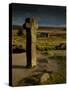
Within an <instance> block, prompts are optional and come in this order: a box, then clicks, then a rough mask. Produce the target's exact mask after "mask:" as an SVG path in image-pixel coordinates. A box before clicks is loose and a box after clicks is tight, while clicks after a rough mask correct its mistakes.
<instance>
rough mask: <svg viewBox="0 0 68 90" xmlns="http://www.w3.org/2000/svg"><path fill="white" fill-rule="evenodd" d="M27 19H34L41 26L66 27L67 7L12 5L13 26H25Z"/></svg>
mask: <svg viewBox="0 0 68 90" xmlns="http://www.w3.org/2000/svg"><path fill="white" fill-rule="evenodd" d="M27 17H34V18H35V19H36V20H37V22H38V25H39V26H65V25H66V7H64V6H61V7H60V6H47V5H26V4H13V5H12V25H23V23H24V22H25V19H26V18H27Z"/></svg>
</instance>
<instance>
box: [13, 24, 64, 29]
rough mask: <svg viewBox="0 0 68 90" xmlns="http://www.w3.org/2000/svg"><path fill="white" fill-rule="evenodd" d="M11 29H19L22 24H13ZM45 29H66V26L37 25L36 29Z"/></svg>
mask: <svg viewBox="0 0 68 90" xmlns="http://www.w3.org/2000/svg"><path fill="white" fill-rule="evenodd" d="M12 29H13V30H16V29H19V30H20V29H23V26H20V25H13V26H12ZM45 29H48V30H51V29H54V30H55V29H63V30H66V27H61V26H58V27H57V26H54V27H53V26H39V27H38V30H45Z"/></svg>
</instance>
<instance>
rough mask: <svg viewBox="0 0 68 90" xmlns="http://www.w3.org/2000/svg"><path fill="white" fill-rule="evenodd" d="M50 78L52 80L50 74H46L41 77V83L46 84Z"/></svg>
mask: <svg viewBox="0 0 68 90" xmlns="http://www.w3.org/2000/svg"><path fill="white" fill-rule="evenodd" d="M49 78H50V75H49V73H44V74H43V75H42V76H41V79H40V83H41V84H45V82H46V81H47V80H48V79H49Z"/></svg>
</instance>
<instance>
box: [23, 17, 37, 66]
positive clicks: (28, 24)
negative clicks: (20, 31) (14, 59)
mask: <svg viewBox="0 0 68 90" xmlns="http://www.w3.org/2000/svg"><path fill="white" fill-rule="evenodd" d="M23 28H24V29H26V56H27V67H33V66H36V30H37V29H38V25H37V23H36V21H35V19H34V18H26V20H25V23H24V24H23Z"/></svg>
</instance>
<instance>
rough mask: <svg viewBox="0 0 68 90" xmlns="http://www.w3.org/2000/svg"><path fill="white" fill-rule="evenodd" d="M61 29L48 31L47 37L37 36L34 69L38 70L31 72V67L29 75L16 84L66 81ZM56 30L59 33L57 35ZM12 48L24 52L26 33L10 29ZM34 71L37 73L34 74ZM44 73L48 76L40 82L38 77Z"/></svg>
mask: <svg viewBox="0 0 68 90" xmlns="http://www.w3.org/2000/svg"><path fill="white" fill-rule="evenodd" d="M41 31H42V30H41ZM61 31H62V30H60V31H56V32H54V31H53V30H52V32H51V31H50V33H51V35H49V36H48V37H46V36H45V37H40V36H39V37H37V40H36V46H37V47H36V48H37V64H38V66H37V69H36V70H38V71H37V72H36V70H35V71H33V72H32V70H33V69H32V70H31V73H30V75H29V76H28V77H27V78H24V79H21V80H19V81H18V84H17V85H40V84H59V83H65V82H66V35H65V31H62V33H63V34H61ZM48 32H49V31H48ZM53 32H54V33H53ZM57 32H58V34H59V35H57ZM52 33H53V35H52ZM12 49H13V50H14V49H17V51H19V49H22V50H23V51H22V53H23V52H26V34H24V33H22V32H21V33H19V30H14V31H13V30H12ZM16 53H19V52H16ZM16 53H15V55H16ZM40 67H41V68H43V70H41V68H40ZM40 70H41V72H40ZM36 73H37V75H35V74H36ZM44 73H48V74H49V75H50V78H49V79H48V80H47V81H45V82H41V81H40V78H41V76H42V75H43V74H44Z"/></svg>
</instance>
